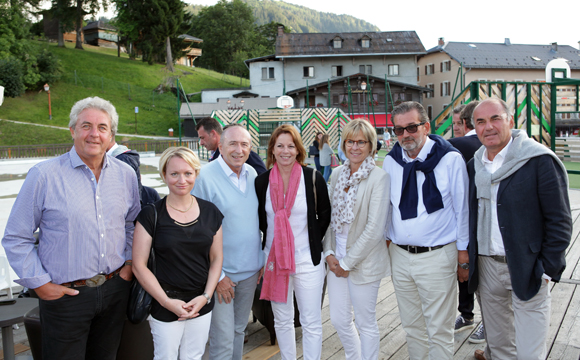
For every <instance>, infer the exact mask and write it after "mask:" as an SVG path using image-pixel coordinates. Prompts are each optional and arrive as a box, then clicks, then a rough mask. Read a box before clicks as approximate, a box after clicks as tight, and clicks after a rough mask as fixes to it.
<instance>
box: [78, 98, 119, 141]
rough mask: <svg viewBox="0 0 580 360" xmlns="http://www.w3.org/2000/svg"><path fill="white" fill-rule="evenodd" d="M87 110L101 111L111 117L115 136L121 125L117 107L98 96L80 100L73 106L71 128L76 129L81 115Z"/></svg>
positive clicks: (112, 130) (112, 131)
mask: <svg viewBox="0 0 580 360" xmlns="http://www.w3.org/2000/svg"><path fill="white" fill-rule="evenodd" d="M86 109H97V110H101V111H102V112H104V113H106V114H107V115H109V119H110V120H111V133H112V134H113V136H115V134H116V133H117V127H118V125H119V115H118V114H117V110H115V107H114V106H113V104H111V103H110V102H109V101H107V100H105V99H102V98H100V97H98V96H95V97H88V98H86V99H82V100H79V101H77V102H76V103H75V104H74V105H73V107H72V109H71V111H70V121H69V123H68V127H69V128H73V129H74V128H75V127H76V125H77V120H78V119H79V115H80V113H81V112H83V110H86Z"/></svg>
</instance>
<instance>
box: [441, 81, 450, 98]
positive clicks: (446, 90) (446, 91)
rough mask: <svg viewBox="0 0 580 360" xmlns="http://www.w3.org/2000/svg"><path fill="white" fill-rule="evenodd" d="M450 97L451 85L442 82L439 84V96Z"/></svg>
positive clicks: (447, 82)
mask: <svg viewBox="0 0 580 360" xmlns="http://www.w3.org/2000/svg"><path fill="white" fill-rule="evenodd" d="M449 95H451V83H450V82H449V81H444V82H442V83H441V96H449Z"/></svg>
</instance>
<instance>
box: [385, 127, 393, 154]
mask: <svg viewBox="0 0 580 360" xmlns="http://www.w3.org/2000/svg"><path fill="white" fill-rule="evenodd" d="M383 140H384V141H385V145H386V146H387V149H386V150H387V151H389V150H390V149H391V133H390V132H389V129H388V128H386V129H385V133H384V134H383Z"/></svg>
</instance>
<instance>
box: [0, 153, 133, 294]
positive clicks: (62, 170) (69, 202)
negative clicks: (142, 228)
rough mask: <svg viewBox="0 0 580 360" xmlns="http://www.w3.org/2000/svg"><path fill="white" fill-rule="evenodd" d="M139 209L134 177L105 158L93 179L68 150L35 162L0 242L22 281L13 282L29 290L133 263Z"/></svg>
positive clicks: (124, 165) (86, 167)
mask: <svg viewBox="0 0 580 360" xmlns="http://www.w3.org/2000/svg"><path fill="white" fill-rule="evenodd" d="M140 210H141V206H140V202H139V190H138V187H137V178H136V177H135V172H134V171H133V169H131V167H129V166H128V165H127V164H124V163H123V162H121V161H119V160H117V159H114V158H112V157H110V156H108V155H105V158H104V161H103V168H102V170H101V174H100V176H99V181H98V182H97V181H96V179H95V175H94V174H93V172H92V171H91V170H90V169H89V167H88V166H86V165H85V163H84V162H83V161H82V160H81V158H80V157H79V156H78V154H77V153H76V151H75V148H74V147H73V148H72V149H71V151H70V152H68V153H66V154H64V155H61V156H59V157H57V158H54V159H50V160H47V161H43V162H41V163H39V164H37V165H35V166H34V167H33V168H32V169H30V171H29V172H28V175H27V176H26V180H25V181H24V184H23V185H22V188H21V189H20V193H19V194H18V197H17V198H16V201H15V202H14V206H13V207H12V211H11V213H10V217H9V218H8V223H7V224H6V231H5V233H4V238H3V239H2V245H3V246H4V249H5V250H6V255H7V257H8V260H9V262H10V265H11V266H12V268H13V269H14V271H15V272H16V274H18V276H19V277H20V279H19V280H15V281H16V282H17V283H19V284H21V285H22V286H25V287H28V288H31V289H35V288H37V287H39V286H41V285H44V284H46V283H48V282H50V281H52V282H53V283H55V284H62V283H65V282H70V281H75V280H82V279H89V278H91V277H93V276H95V275H97V274H109V273H111V272H113V271H115V270H116V269H118V268H120V267H121V266H122V265H123V264H124V262H125V260H128V259H131V258H132V257H131V255H132V246H133V230H134V228H135V226H134V224H133V221H134V220H135V218H136V217H137V214H138V213H139V211H140ZM38 228H39V229H40V236H39V245H38V250H37V249H36V248H35V246H34V243H35V239H34V237H33V233H34V232H35V231H36V229H38Z"/></svg>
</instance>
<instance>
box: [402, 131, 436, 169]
mask: <svg viewBox="0 0 580 360" xmlns="http://www.w3.org/2000/svg"><path fill="white" fill-rule="evenodd" d="M434 145H435V142H434V141H433V140H431V138H429V136H427V139H426V140H425V144H423V147H422V148H421V151H419V155H417V157H416V158H415V159H411V158H410V157H409V155H407V151H406V150H405V149H403V161H405V162H408V163H409V162H412V161H415V160H419V161H425V159H426V158H427V155H429V152H431V149H432V148H433V146H434Z"/></svg>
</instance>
